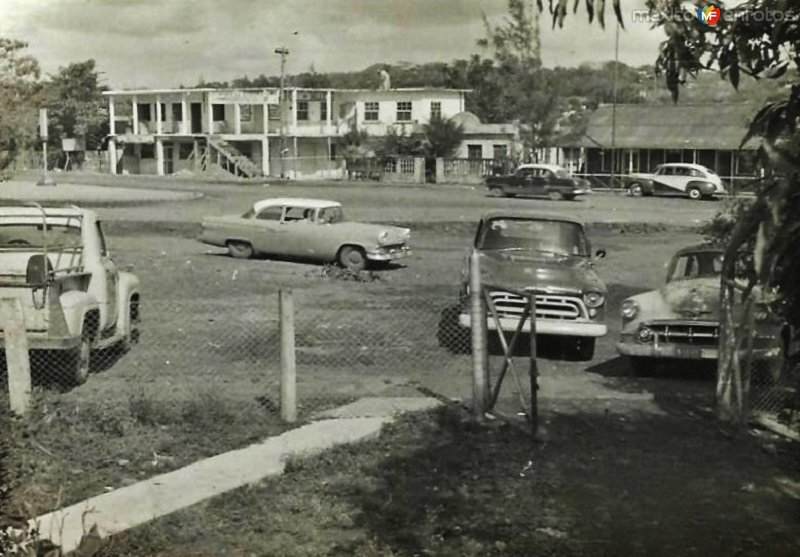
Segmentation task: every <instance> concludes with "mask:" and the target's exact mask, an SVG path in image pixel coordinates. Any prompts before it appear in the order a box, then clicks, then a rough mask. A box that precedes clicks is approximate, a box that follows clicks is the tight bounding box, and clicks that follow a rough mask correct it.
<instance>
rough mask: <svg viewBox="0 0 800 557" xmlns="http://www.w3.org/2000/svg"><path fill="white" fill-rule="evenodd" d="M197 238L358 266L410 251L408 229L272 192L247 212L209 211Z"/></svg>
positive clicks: (247, 250)
mask: <svg viewBox="0 0 800 557" xmlns="http://www.w3.org/2000/svg"><path fill="white" fill-rule="evenodd" d="M202 226H203V232H202V234H201V236H200V238H199V240H200V241H201V242H203V243H205V244H209V245H212V246H220V247H226V248H228V252H229V253H230V255H231V256H233V257H236V258H242V259H247V258H250V257H252V256H253V255H255V254H257V253H258V254H265V255H275V256H283V257H288V258H302V259H312V260H317V261H326V262H335V263H339V264H340V265H342V266H343V267H346V268H348V269H351V270H354V271H359V270H361V269H364V268H365V267H366V265H367V264H368V262H388V261H393V260H396V259H402V258H404V257H407V256H408V255H409V254H410V250H409V248H408V239H409V236H410V230H409V229H407V228H400V227H397V226H387V225H381V224H366V223H359V222H351V221H348V220H346V219H345V217H344V213H343V211H342V206H341V204H340V203H337V202H336V201H324V200H321V199H302V198H292V197H284V198H274V199H263V200H261V201H256V202H255V203H254V204H253V206H252V207H251V208H250V209H249V210H248V211H247V212H246V213H244V214H243V215H228V216H221V217H206V218H205V219H203V223H202Z"/></svg>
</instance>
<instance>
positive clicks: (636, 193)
mask: <svg viewBox="0 0 800 557" xmlns="http://www.w3.org/2000/svg"><path fill="white" fill-rule="evenodd" d="M628 194H629V195H631V196H632V197H642V196H643V195H644V188H642V184H640V183H639V182H634V183H633V184H631V185H630V187H629V188H628Z"/></svg>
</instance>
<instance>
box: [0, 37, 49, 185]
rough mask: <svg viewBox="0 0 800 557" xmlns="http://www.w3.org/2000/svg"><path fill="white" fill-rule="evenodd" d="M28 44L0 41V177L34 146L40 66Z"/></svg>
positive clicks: (39, 89) (0, 38)
mask: <svg viewBox="0 0 800 557" xmlns="http://www.w3.org/2000/svg"><path fill="white" fill-rule="evenodd" d="M27 46H28V45H27V43H25V42H22V41H17V40H13V39H6V38H2V37H0V107H2V110H0V175H1V174H2V173H3V171H4V170H5V169H6V168H7V167H8V166H9V165H10V164H11V162H12V161H13V160H14V158H15V157H16V156H17V155H18V154H19V153H20V152H22V151H25V150H28V149H30V148H32V146H33V145H35V143H36V123H37V115H36V113H37V109H38V107H39V106H38V105H39V102H40V94H41V87H40V84H39V82H38V81H39V77H40V73H41V72H40V69H39V63H38V62H37V61H36V59H35V58H33V57H32V56H31V55H29V54H27V53H26V49H27Z"/></svg>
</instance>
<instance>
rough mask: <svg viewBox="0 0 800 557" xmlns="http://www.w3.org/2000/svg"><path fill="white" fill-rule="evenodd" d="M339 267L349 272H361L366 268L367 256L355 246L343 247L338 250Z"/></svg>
mask: <svg viewBox="0 0 800 557" xmlns="http://www.w3.org/2000/svg"><path fill="white" fill-rule="evenodd" d="M338 260H339V265H341V266H342V267H344V268H345V269H349V270H351V271H362V270H364V268H365V267H366V266H367V255H366V254H365V253H364V250H363V249H361V248H359V247H356V246H344V247H343V248H342V249H340V250H339V257H338Z"/></svg>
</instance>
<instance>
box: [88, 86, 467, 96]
mask: <svg viewBox="0 0 800 557" xmlns="http://www.w3.org/2000/svg"><path fill="white" fill-rule="evenodd" d="M279 90H280V88H279V87H230V88H209V87H197V88H185V89H116V90H112V91H103V95H108V96H115V95H157V94H176V93H232V92H237V91H240V92H244V93H264V92H266V91H274V92H278V91H279ZM285 90H286V91H323V92H327V91H330V92H332V93H336V92H340V93H361V92H364V93H367V92H369V93H391V92H400V93H415V92H431V91H440V92H442V91H444V92H448V93H471V92H472V89H448V88H446V87H396V88H392V89H375V88H369V87H364V88H360V89H358V88H356V89H338V88H335V87H320V88H310V87H286V88H285Z"/></svg>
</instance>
